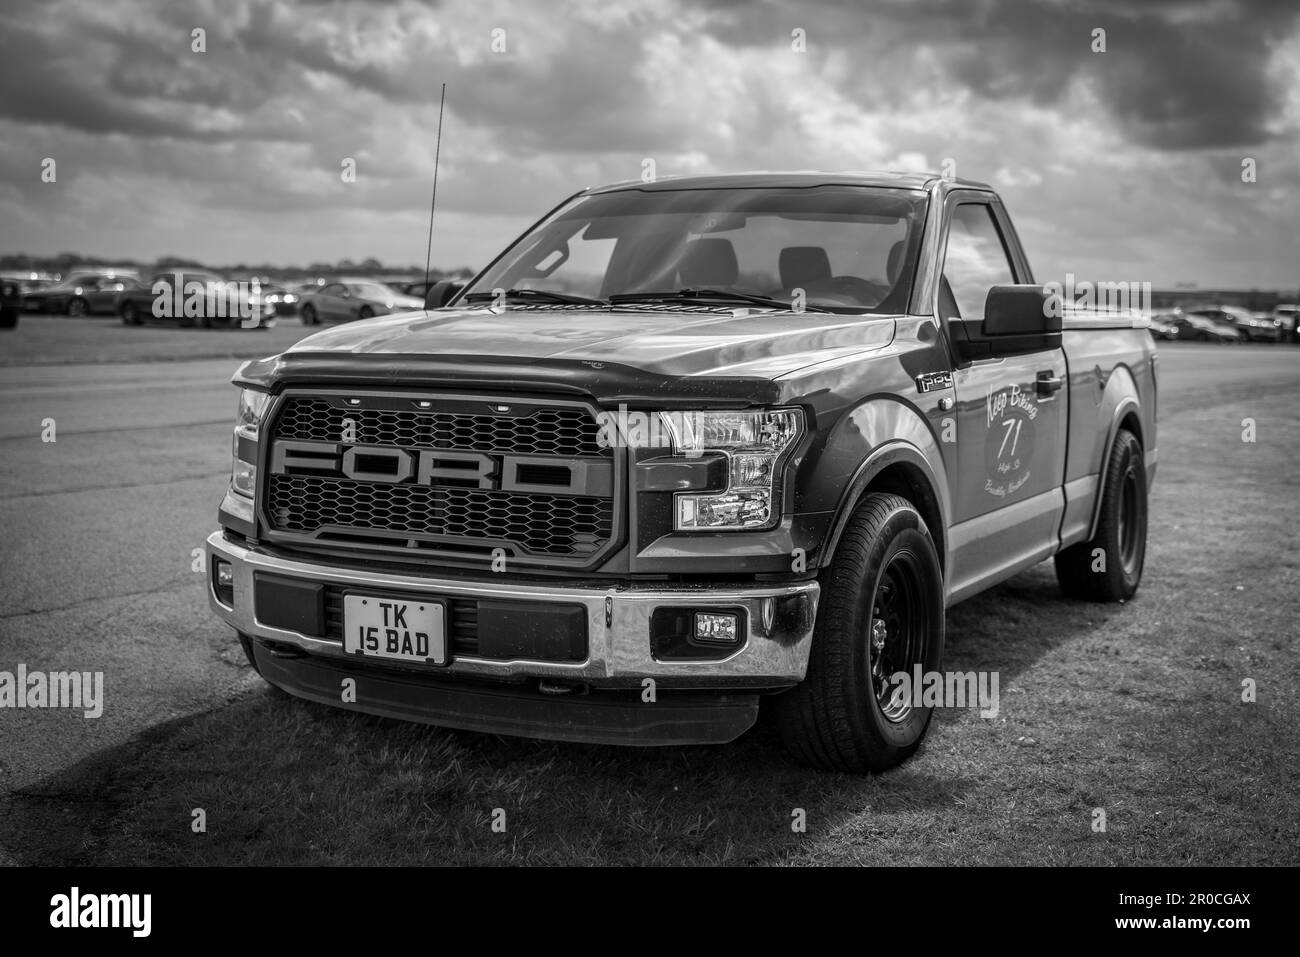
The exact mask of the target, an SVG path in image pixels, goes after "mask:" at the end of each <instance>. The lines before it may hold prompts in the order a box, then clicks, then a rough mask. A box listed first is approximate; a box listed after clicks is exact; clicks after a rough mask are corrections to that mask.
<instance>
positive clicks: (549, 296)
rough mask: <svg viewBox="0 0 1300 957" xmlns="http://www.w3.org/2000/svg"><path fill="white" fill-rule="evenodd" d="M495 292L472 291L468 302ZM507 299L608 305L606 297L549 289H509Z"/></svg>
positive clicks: (489, 296) (494, 296) (477, 300)
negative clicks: (597, 297)
mask: <svg viewBox="0 0 1300 957" xmlns="http://www.w3.org/2000/svg"><path fill="white" fill-rule="evenodd" d="M495 298H496V293H493V292H471V293H470V294H469V295H468V296H466V297H465V301H466V302H486V301H487V300H490V299H495ZM505 298H507V299H523V300H528V299H536V300H538V301H540V302H564V303H571V304H573V305H579V306H608V305H609V303H608V302H606V301H605V300H604V299H592V298H591V297H589V296H575V295H572V294H571V293H567V292H551V290H549V289H507V290H506V292H505Z"/></svg>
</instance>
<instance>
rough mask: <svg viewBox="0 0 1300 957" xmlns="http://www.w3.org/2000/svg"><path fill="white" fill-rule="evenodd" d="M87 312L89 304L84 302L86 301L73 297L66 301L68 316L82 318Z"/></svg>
mask: <svg viewBox="0 0 1300 957" xmlns="http://www.w3.org/2000/svg"><path fill="white" fill-rule="evenodd" d="M88 312H90V303H88V302H86V300H84V299H82V298H81V297H80V296H73V297H72V299H70V300H69V301H68V315H69V316H73V317H78V316H84V315H85V314H86V313H88Z"/></svg>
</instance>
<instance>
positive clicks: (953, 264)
mask: <svg viewBox="0 0 1300 957" xmlns="http://www.w3.org/2000/svg"><path fill="white" fill-rule="evenodd" d="M1015 281H1016V280H1015V276H1014V274H1013V273H1012V271H1011V260H1010V259H1009V258H1008V257H1007V251H1006V248H1005V247H1004V246H1003V245H1002V237H1001V236H999V235H998V229H997V225H996V224H995V223H994V221H993V210H992V209H991V208H990V207H988V206H987V205H985V204H983V203H962V204H961V205H960V206H958V207H957V208H956V209H954V210H953V213H952V222H951V223H950V224H949V226H948V253H947V256H946V257H945V258H944V261H943V280H942V282H941V284H940V290H939V312H940V313H941V314H942V316H943V318H945V319H973V320H982V319H983V318H984V300H985V298H986V297H987V296H988V294H989V290H990V289H992V288H993V287H994V286H1001V285H1005V284H1007V283H1013V282H1015Z"/></svg>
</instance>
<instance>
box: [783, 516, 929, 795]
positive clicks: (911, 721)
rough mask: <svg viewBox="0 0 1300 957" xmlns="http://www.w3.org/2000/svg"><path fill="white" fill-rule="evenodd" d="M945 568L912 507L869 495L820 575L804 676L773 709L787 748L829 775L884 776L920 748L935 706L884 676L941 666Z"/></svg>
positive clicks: (802, 760)
mask: <svg viewBox="0 0 1300 957" xmlns="http://www.w3.org/2000/svg"><path fill="white" fill-rule="evenodd" d="M943 641H944V598H943V571H942V568H941V567H940V565H939V556H938V553H937V551H936V550H935V546H934V540H933V539H931V537H930V532H929V530H928V529H927V528H926V526H925V521H924V519H922V518H921V515H920V513H919V512H917V510H916V509H915V507H913V505H912V503H911V502H909V501H907V500H906V499H904V498H901V497H900V496H897V495H885V494H879V493H873V494H871V495H868V496H867V497H866V499H864V500H863V502H862V503H861V504H860V505H859V506H858V508H857V510H856V511H854V513H853V515H852V517H851V518H850V519H849V522H848V525H847V526H846V527H845V529H844V534H843V537H842V538H841V539H840V544H839V546H838V549H837V551H836V555H835V560H834V563H833V564H832V565H831V567H830V569H829V570H828V572H827V573H826V575H825V576H824V578H823V590H822V597H821V607H820V609H819V610H818V613H817V626H816V629H815V631H814V634H813V643H812V650H811V653H810V655H809V660H808V673H807V676H806V677H805V679H804V681H803V683H802V684H800V685H799V686H798V687H796V688H793V689H791V690H790V691H787V692H785V693H784V694H781V695H778V696H777V697H776V698H775V699H773V702H772V704H773V706H774V712H775V718H776V722H777V727H778V730H779V731H780V734H781V738H782V740H783V741H784V742H785V746H786V748H787V749H789V751H790V753H791V754H792V755H794V757H795V758H797V759H798V760H799V761H801V762H803V763H804V764H808V765H811V766H813V767H817V768H822V769H824V770H827V771H849V772H855V773H861V772H867V771H885V770H887V769H889V768H892V767H894V766H896V765H898V764H900V763H901V762H903V761H905V760H906V759H907V758H908V757H910V756H911V755H912V754H913V753H914V752H915V751H916V749H917V748H918V747H920V745H921V740H922V738H924V737H925V732H926V729H927V728H928V727H929V724H930V717H931V712H932V711H933V709H932V708H922V707H919V706H914V705H913V704H912V702H911V700H910V699H908V700H904V699H902V698H900V697H899V696H898V695H896V694H894V692H895V691H896V690H897V686H896V685H895V684H894V683H893V682H891V681H890V680H889V679H890V676H891V675H893V674H895V673H896V672H898V671H903V672H906V673H907V674H908V675H909V676H911V674H912V671H913V666H914V665H917V664H919V665H921V668H922V671H925V672H931V671H937V670H938V669H939V668H940V666H941V665H942V661H943Z"/></svg>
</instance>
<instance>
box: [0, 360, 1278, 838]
mask: <svg viewBox="0 0 1300 957" xmlns="http://www.w3.org/2000/svg"><path fill="white" fill-rule="evenodd" d="M179 341H181V340H178V342H179ZM237 364H238V362H237V360H234V359H204V360H199V361H150V362H142V363H126V362H117V363H102V362H101V363H96V362H93V361H90V362H82V363H77V364H62V365H60V364H53V363H50V362H49V361H48V358H43V359H41V360H40V361H39V362H38V363H37V364H26V365H23V364H10V365H6V366H4V367H3V368H0V542H2V543H3V546H2V550H0V670H9V671H13V670H15V669H16V668H17V666H18V664H19V663H22V664H25V665H27V667H28V668H29V669H31V670H45V671H61V670H76V671H82V672H86V671H90V672H95V671H102V672H103V673H104V675H105V699H106V700H105V707H104V712H103V715H102V717H99V718H97V719H87V718H85V717H84V716H83V715H82V713H81V712H79V711H67V710H15V709H5V710H0V796H3V795H4V794H5V793H7V792H10V791H13V790H14V789H17V788H23V787H27V786H30V785H32V784H33V783H35V782H38V781H40V780H41V779H43V778H45V777H47V776H49V775H52V774H55V773H57V772H58V771H60V770H62V769H64V768H67V767H69V766H70V765H72V764H75V763H76V762H78V761H81V760H83V759H85V758H87V757H89V756H91V755H93V754H95V753H96V752H99V751H102V750H103V749H106V748H109V747H113V746H116V745H118V744H121V743H123V742H125V741H127V740H128V739H130V738H131V737H133V736H135V735H137V734H139V733H140V732H141V731H143V730H145V729H147V728H150V727H152V726H154V725H156V724H159V723H161V722H165V721H168V720H171V719H174V718H178V717H182V716H186V715H192V714H196V713H199V712H203V711H206V710H209V709H213V708H219V707H221V706H222V705H223V704H224V703H226V702H229V701H230V700H232V699H234V698H236V697H238V696H239V695H241V694H242V693H244V692H246V691H247V690H248V689H250V688H252V687H254V686H256V684H257V683H258V679H256V678H255V677H254V676H252V675H251V673H250V672H249V671H248V669H247V668H246V667H244V664H243V657H242V654H241V653H240V651H239V649H238V645H237V644H236V643H235V641H234V639H233V636H232V635H231V634H230V633H229V632H228V630H227V629H226V628H225V627H224V626H223V625H220V624H219V623H218V622H217V620H216V619H215V618H214V617H213V616H212V615H211V614H210V613H209V611H208V608H207V604H206V599H205V593H204V585H203V572H202V570H201V568H196V565H195V560H194V550H195V549H200V548H201V546H202V544H203V540H204V538H205V537H206V536H207V534H208V533H209V532H210V531H211V530H212V529H213V528H214V527H215V518H216V507H217V503H218V502H219V500H220V498H221V496H222V493H223V490H224V488H225V485H226V481H227V475H228V467H229V455H230V428H231V420H232V416H233V413H234V404H235V392H234V389H233V388H232V387H231V386H230V385H229V377H230V374H231V373H232V372H233V370H234V368H235V367H236V365H237ZM1160 381H1161V389H1162V392H1161V414H1162V415H1164V414H1167V413H1170V412H1176V411H1177V410H1178V409H1179V408H1180V405H1182V404H1184V403H1186V404H1188V405H1195V404H1199V402H1200V399H1201V398H1202V397H1207V396H1210V395H1215V396H1219V397H1220V398H1222V397H1226V396H1240V397H1248V396H1250V395H1252V394H1257V393H1258V392H1259V391H1260V390H1266V391H1271V390H1274V389H1279V388H1281V389H1285V390H1288V391H1291V392H1294V391H1295V390H1296V385H1297V382H1298V381H1300V348H1292V347H1224V346H1197V345H1194V344H1176V345H1174V346H1172V347H1168V348H1165V349H1163V350H1162V357H1161V365H1160ZM1207 401H1208V400H1207ZM50 420H52V421H53V423H54V428H55V433H54V437H55V441H53V442H45V441H42V432H43V430H44V429H45V428H46V426H47V424H48V421H50ZM12 861H13V857H12V855H10V854H8V853H6V851H5V850H4V848H0V863H12Z"/></svg>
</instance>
